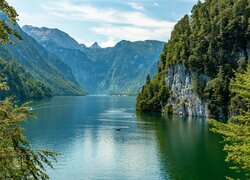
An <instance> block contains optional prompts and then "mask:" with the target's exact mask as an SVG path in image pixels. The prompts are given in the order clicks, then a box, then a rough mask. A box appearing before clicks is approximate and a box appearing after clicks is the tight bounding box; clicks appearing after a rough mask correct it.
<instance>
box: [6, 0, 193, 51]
mask: <svg viewBox="0 0 250 180" xmlns="http://www.w3.org/2000/svg"><path fill="white" fill-rule="evenodd" d="M7 2H8V3H9V4H10V5H12V6H13V7H14V8H15V9H16V10H17V12H18V14H19V22H18V23H19V25H20V26H24V25H32V26H36V27H49V28H58V29H60V30H62V31H64V32H66V33H68V34H69V35H70V36H71V37H73V38H74V39H76V40H77V41H78V42H79V43H83V44H85V45H87V46H91V45H92V44H93V43H94V42H98V43H99V45H100V46H101V47H112V46H114V45H115V44H116V43H117V42H119V41H121V40H129V41H139V40H160V41H165V42H166V41H167V40H168V39H169V37H170V35H171V31H172V30H173V27H174V25H175V24H176V22H177V21H178V20H179V19H180V18H181V17H183V16H184V15H185V14H189V13H190V12H191V10H192V7H193V6H194V5H195V4H196V2H197V0H132V1H131V0H7Z"/></svg>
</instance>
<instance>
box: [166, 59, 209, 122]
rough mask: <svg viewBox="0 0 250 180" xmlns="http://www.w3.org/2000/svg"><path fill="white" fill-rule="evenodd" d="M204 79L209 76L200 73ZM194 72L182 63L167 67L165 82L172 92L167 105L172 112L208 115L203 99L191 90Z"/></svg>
mask: <svg viewBox="0 0 250 180" xmlns="http://www.w3.org/2000/svg"><path fill="white" fill-rule="evenodd" d="M199 78H201V79H202V80H204V81H206V82H207V81H208V80H209V78H208V77H207V76H205V75H200V77H199ZM194 79H195V74H194V73H193V72H191V71H190V70H188V69H187V68H186V67H185V66H184V65H182V64H176V65H172V66H170V67H169V69H168V73H167V76H166V84H167V85H168V86H169V87H170V89H171V91H172V94H171V98H170V99H169V100H168V107H171V110H172V111H173V113H174V114H181V115H190V116H206V117H208V116H209V111H208V108H207V104H206V102H205V100H202V99H201V98H199V96H198V94H197V93H196V92H194V90H193V83H194Z"/></svg>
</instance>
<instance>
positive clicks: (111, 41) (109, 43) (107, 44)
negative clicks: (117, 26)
mask: <svg viewBox="0 0 250 180" xmlns="http://www.w3.org/2000/svg"><path fill="white" fill-rule="evenodd" d="M115 44H116V40H115V38H114V37H110V38H108V40H107V41H104V42H101V43H100V46H101V47H103V48H105V47H114V46H115Z"/></svg>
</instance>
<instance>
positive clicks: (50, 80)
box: [1, 15, 86, 95]
mask: <svg viewBox="0 0 250 180" xmlns="http://www.w3.org/2000/svg"><path fill="white" fill-rule="evenodd" d="M1 19H5V17H4V15H1ZM11 27H12V28H13V29H14V30H15V31H16V32H17V33H18V34H19V35H20V36H21V37H22V40H18V39H16V38H13V40H12V41H13V42H14V44H15V45H14V46H12V45H11V44H9V43H7V44H6V45H5V46H2V48H3V49H5V50H6V51H8V52H9V54H11V55H12V57H13V59H15V60H16V61H17V62H18V63H20V64H21V65H22V66H23V67H24V68H25V69H26V70H27V71H28V72H29V73H30V74H31V75H32V76H33V77H34V78H35V79H37V80H39V81H41V82H43V83H44V84H46V85H48V87H49V88H50V89H51V91H52V93H53V95H84V94H86V92H85V90H83V88H82V87H81V86H80V85H79V84H78V83H77V82H76V81H75V79H74V76H73V74H72V71H71V69H70V67H68V66H67V65H66V64H65V63H64V62H63V61H62V60H61V59H60V58H59V57H58V56H56V55H54V54H51V53H50V52H48V51H47V50H46V49H44V48H43V47H42V46H41V45H40V44H39V43H37V42H36V41H35V40H34V39H33V38H32V37H30V36H29V35H27V34H26V33H25V32H24V31H23V30H22V29H21V28H20V27H19V26H18V25H17V24H16V25H11ZM1 58H2V59H3V60H4V59H6V58H5V57H4V56H2V57H1Z"/></svg>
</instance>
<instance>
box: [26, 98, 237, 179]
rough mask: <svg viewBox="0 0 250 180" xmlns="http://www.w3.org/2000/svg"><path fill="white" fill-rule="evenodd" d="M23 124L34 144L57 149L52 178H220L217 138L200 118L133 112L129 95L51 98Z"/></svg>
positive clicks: (224, 167)
mask: <svg viewBox="0 0 250 180" xmlns="http://www.w3.org/2000/svg"><path fill="white" fill-rule="evenodd" d="M32 106H33V113H34V114H35V115H36V116H37V119H35V120H29V121H28V123H26V124H25V125H24V127H25V129H26V131H25V134H26V136H27V138H28V139H29V140H30V141H31V145H32V147H34V148H43V149H49V150H53V151H56V152H58V153H60V155H59V156H58V157H57V159H58V162H57V163H56V164H54V167H55V169H48V174H49V175H50V177H51V179H52V180H85V179H143V180H146V179H149V180H154V179H156V180H157V179H225V176H233V172H232V171H231V170H229V168H228V164H227V163H225V162H224V158H225V153H224V152H223V151H222V149H223V145H222V144H220V143H219V142H220V141H221V140H222V139H221V137H220V136H218V135H216V134H213V133H211V132H210V131H209V127H208V124H207V122H206V120H205V119H202V118H191V117H181V116H173V117H163V116H161V115H159V114H153V113H152V114H136V113H135V97H117V96H86V97H54V98H51V99H45V100H42V101H38V102H34V103H33V105H32Z"/></svg>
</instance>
